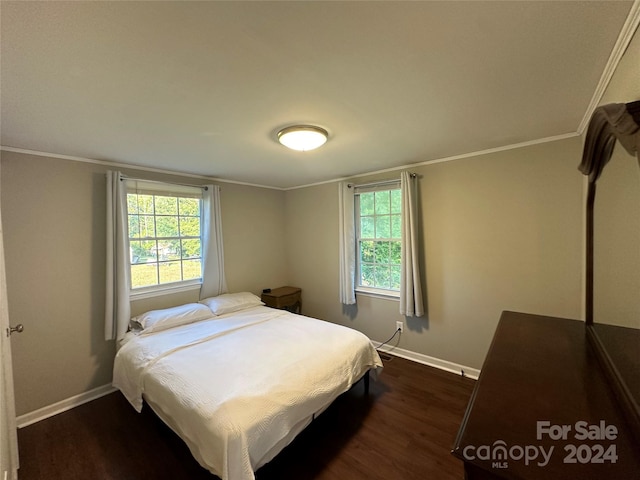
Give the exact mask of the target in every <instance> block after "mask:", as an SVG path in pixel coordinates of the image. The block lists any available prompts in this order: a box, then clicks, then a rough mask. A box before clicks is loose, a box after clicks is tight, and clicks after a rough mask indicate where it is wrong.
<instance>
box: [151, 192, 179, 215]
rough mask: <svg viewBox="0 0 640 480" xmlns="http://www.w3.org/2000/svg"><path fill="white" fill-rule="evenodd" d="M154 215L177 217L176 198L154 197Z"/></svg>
mask: <svg viewBox="0 0 640 480" xmlns="http://www.w3.org/2000/svg"><path fill="white" fill-rule="evenodd" d="M156 215H178V199H177V198H176V197H161V196H157V197H156Z"/></svg>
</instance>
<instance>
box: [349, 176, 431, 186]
mask: <svg viewBox="0 0 640 480" xmlns="http://www.w3.org/2000/svg"><path fill="white" fill-rule="evenodd" d="M409 176H410V177H411V178H416V177H417V176H418V174H417V173H409ZM399 181H400V179H399V178H398V179H396V180H382V181H380V182H371V183H362V184H360V185H355V184H353V183H348V184H347V187H349V188H365V187H376V186H378V185H380V186H383V185H391V184H392V183H398V182H399Z"/></svg>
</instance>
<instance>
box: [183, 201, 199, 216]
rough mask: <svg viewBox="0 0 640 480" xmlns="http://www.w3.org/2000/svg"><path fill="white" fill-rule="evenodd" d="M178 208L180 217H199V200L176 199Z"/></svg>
mask: <svg viewBox="0 0 640 480" xmlns="http://www.w3.org/2000/svg"><path fill="white" fill-rule="evenodd" d="M178 205H179V207H180V215H190V216H192V217H200V200H199V199H197V198H180V199H178Z"/></svg>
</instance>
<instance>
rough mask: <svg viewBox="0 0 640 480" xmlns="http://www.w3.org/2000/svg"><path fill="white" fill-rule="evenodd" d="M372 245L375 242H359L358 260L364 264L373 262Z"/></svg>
mask: <svg viewBox="0 0 640 480" xmlns="http://www.w3.org/2000/svg"><path fill="white" fill-rule="evenodd" d="M374 245H375V242H372V241H371V240H369V241H365V242H360V260H361V261H362V262H365V263H367V262H368V263H373V262H374V259H375V257H374V254H375V253H374V248H375V247H374Z"/></svg>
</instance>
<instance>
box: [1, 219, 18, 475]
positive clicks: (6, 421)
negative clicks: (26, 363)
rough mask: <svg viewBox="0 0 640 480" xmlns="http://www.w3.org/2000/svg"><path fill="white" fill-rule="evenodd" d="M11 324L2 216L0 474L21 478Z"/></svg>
mask: <svg viewBox="0 0 640 480" xmlns="http://www.w3.org/2000/svg"><path fill="white" fill-rule="evenodd" d="M7 328H9V308H8V305H7V278H6V275H5V265H4V245H3V240H2V220H1V219H0V334H1V335H2V338H0V357H1V358H2V365H0V465H1V466H2V468H0V474H4V473H5V472H6V474H7V477H6V478H9V479H12V480H13V479H17V478H18V473H17V472H18V466H19V465H18V436H17V430H16V406H15V399H14V390H13V368H12V362H11V343H10V340H9V338H7V336H6V335H5V331H6V329H7Z"/></svg>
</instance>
